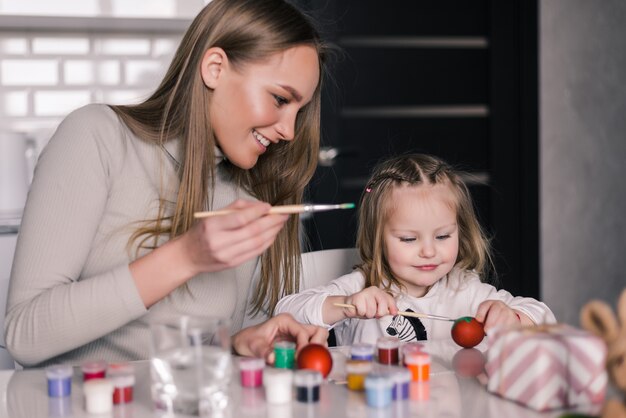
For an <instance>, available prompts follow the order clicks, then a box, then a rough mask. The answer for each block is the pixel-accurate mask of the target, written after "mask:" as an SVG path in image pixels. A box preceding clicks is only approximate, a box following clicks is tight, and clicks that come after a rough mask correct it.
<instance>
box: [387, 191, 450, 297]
mask: <svg viewBox="0 0 626 418" xmlns="http://www.w3.org/2000/svg"><path fill="white" fill-rule="evenodd" d="M452 202H454V195H453V194H452V191H451V190H450V188H449V186H446V185H440V184H438V185H434V186H431V185H420V186H403V187H396V188H395V189H394V190H393V192H392V195H391V201H390V202H389V204H390V205H391V206H390V209H391V211H390V213H389V218H388V219H387V223H386V224H385V226H384V228H383V234H384V236H383V238H384V242H385V254H386V256H387V260H388V261H389V267H390V269H391V271H392V272H393V274H394V275H395V277H396V279H398V281H399V282H400V283H402V284H403V285H404V286H406V288H407V291H408V293H409V294H410V295H411V296H415V297H421V296H424V295H425V294H426V292H427V291H428V289H429V288H430V286H432V285H433V284H434V283H436V282H437V281H438V280H439V279H441V278H442V277H444V276H445V275H446V274H448V273H449V272H450V270H452V268H453V267H454V264H455V263H456V259H457V255H458V252H459V235H458V227H457V222H456V210H455V209H454V205H453V204H452Z"/></svg>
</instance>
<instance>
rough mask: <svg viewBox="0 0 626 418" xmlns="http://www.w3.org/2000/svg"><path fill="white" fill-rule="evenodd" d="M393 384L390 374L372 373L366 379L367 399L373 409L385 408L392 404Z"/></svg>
mask: <svg viewBox="0 0 626 418" xmlns="http://www.w3.org/2000/svg"><path fill="white" fill-rule="evenodd" d="M392 386H393V382H392V381H391V379H390V377H389V375H388V374H382V373H370V374H368V375H367V377H366V378H365V398H366V399H367V405H368V406H370V407H372V408H384V407H386V406H388V405H389V404H390V403H391V389H392Z"/></svg>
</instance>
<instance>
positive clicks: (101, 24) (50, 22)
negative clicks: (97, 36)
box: [0, 15, 191, 33]
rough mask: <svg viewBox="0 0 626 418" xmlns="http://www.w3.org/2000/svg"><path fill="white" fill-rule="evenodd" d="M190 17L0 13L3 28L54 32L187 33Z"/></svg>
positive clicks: (0, 29)
mask: <svg viewBox="0 0 626 418" xmlns="http://www.w3.org/2000/svg"><path fill="white" fill-rule="evenodd" d="M190 24H191V19H189V18H176V17H174V18H129V17H101V16H95V17H75V16H23V15H0V32H2V31H9V30H19V31H22V30H29V31H30V30H37V31H50V32H142V33H145V32H157V33H183V32H185V30H187V28H188V27H189V25H190Z"/></svg>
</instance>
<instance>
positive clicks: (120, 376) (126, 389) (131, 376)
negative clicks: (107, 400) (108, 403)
mask: <svg viewBox="0 0 626 418" xmlns="http://www.w3.org/2000/svg"><path fill="white" fill-rule="evenodd" d="M107 376H108V377H109V379H110V380H111V382H113V403H114V404H115V405H117V404H123V403H129V402H132V401H133V390H134V386H135V370H134V368H133V366H132V365H131V364H130V363H126V362H124V363H113V364H110V365H109V368H108V370H107Z"/></svg>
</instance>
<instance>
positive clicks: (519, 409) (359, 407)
mask: <svg viewBox="0 0 626 418" xmlns="http://www.w3.org/2000/svg"><path fill="white" fill-rule="evenodd" d="M483 344H484V343H482V344H481V345H479V346H478V347H477V348H478V349H479V351H483V350H484V348H485V347H483ZM474 350H475V349H474ZM425 351H428V352H430V353H431V358H432V363H431V375H430V382H429V384H428V385H429V393H430V396H429V399H428V400H427V401H423V400H422V401H416V400H405V401H398V402H393V403H392V405H390V406H388V407H386V408H381V409H376V408H371V407H368V406H367V403H366V401H365V395H364V393H362V392H354V391H350V390H348V389H347V387H346V386H345V384H343V383H342V381H343V380H344V379H345V376H344V371H343V363H344V361H345V358H346V355H347V354H348V347H338V348H333V349H331V352H332V354H333V359H334V366H333V371H332V372H331V374H330V376H329V379H328V380H327V381H325V382H324V383H323V385H322V387H321V388H320V401H319V402H318V403H314V404H306V403H301V402H297V401H295V400H294V401H292V402H291V403H287V404H284V405H271V404H267V403H266V402H265V394H264V390H263V389H262V388H260V389H249V388H242V387H241V385H240V382H239V376H238V372H236V373H237V374H236V375H235V376H234V377H233V380H232V383H231V391H230V392H231V394H230V395H231V400H232V402H231V403H230V409H229V411H228V413H227V414H226V416H231V417H242V416H245V417H271V418H309V417H311V418H313V417H366V418H396V417H398V418H399V417H410V416H419V417H448V418H453V417H463V418H472V417H481V418H485V417H507V418H517V417H520V418H522V417H524V418H533V417H542V418H548V417H549V418H553V417H554V418H556V417H560V416H561V415H563V414H564V413H565V412H566V411H563V410H559V411H551V412H544V413H539V412H536V411H534V410H532V409H528V408H526V407H523V406H521V405H518V404H516V403H514V402H511V401H508V400H505V399H502V398H500V397H498V396H495V395H492V394H490V393H489V392H487V391H486V390H485V388H484V386H483V385H482V384H481V383H480V379H479V378H476V377H472V376H464V375H462V374H461V373H460V371H459V369H458V367H457V370H456V371H455V366H453V364H454V365H458V362H457V361H454V362H453V359H454V358H455V355H456V359H457V360H458V359H459V354H457V353H459V347H458V346H456V345H455V344H454V343H452V342H451V341H429V342H427V343H426V344H425ZM462 353H463V354H465V353H467V351H463V352H462ZM473 354H476V353H475V352H474V353H473ZM469 357H472V356H469ZM235 362H237V359H235ZM134 365H135V375H136V378H137V383H136V385H135V390H134V397H135V399H134V401H133V402H132V403H129V404H126V405H116V406H114V407H113V411H112V412H111V413H110V414H105V415H97V417H112V418H153V417H159V416H161V415H160V414H159V413H158V412H156V411H155V410H154V409H153V404H152V401H151V398H150V364H149V362H148V361H140V362H135V363H134ZM466 365H467V366H469V367H470V368H471V364H466ZM234 369H235V370H236V367H235V368H234ZM600 408H601V405H589V406H586V407H584V408H583V409H579V410H578V411H579V412H586V413H591V414H598V413H599V410H600ZM0 417H7V418H32V417H54V418H56V417H78V418H80V417H90V418H93V417H96V415H90V414H87V412H86V411H85V408H84V399H83V392H82V375H81V372H80V369H79V368H74V376H73V379H72V394H71V396H70V397H67V398H49V397H48V395H47V383H46V377H45V372H44V370H41V369H31V370H16V371H13V370H4V371H0Z"/></svg>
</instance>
